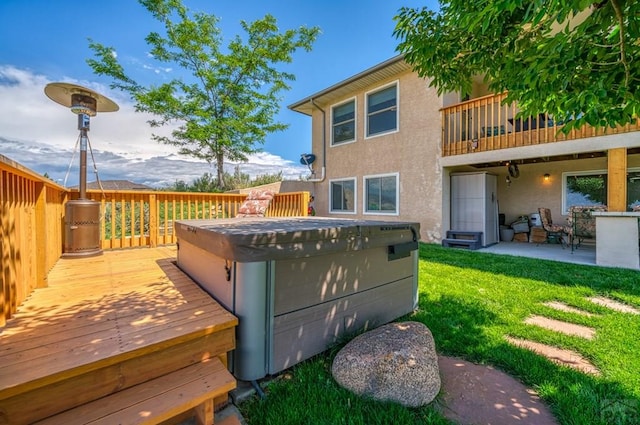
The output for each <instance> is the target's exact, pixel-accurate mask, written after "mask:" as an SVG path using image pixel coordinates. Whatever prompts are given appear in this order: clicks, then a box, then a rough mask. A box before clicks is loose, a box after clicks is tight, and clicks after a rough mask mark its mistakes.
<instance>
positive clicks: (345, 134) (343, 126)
mask: <svg viewBox="0 0 640 425" xmlns="http://www.w3.org/2000/svg"><path fill="white" fill-rule="evenodd" d="M331 126H332V132H331V144H332V145H339V144H341V143H346V142H353V141H354V140H356V101H355V99H352V100H350V101H348V102H345V103H343V104H341V105H338V106H334V107H333V108H331Z"/></svg>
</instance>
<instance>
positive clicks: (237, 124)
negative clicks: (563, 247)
mask: <svg viewBox="0 0 640 425" xmlns="http://www.w3.org/2000/svg"><path fill="white" fill-rule="evenodd" d="M139 1H140V3H141V4H142V5H143V6H144V7H145V8H146V9H147V10H148V11H149V12H150V13H151V14H152V15H153V17H154V18H155V19H157V20H158V21H160V22H161V23H162V24H163V25H164V28H165V30H166V34H165V35H164V36H163V35H161V34H159V33H157V32H151V33H150V34H149V35H148V36H147V37H146V39H145V41H146V42H147V44H148V45H149V46H150V54H151V56H152V57H153V58H154V59H155V60H157V61H160V62H164V63H168V64H175V65H177V66H179V67H181V68H183V69H185V70H186V71H188V73H190V79H189V80H188V81H187V80H185V81H183V80H181V79H174V80H172V81H170V82H168V83H163V84H160V85H150V86H148V87H144V86H142V85H140V84H138V83H137V82H136V81H135V80H133V79H132V78H131V77H129V76H128V75H127V74H126V73H125V70H124V68H123V67H122V65H121V64H120V63H119V62H118V60H117V57H116V55H115V49H114V48H112V47H106V46H104V45H102V44H99V43H96V42H94V41H92V40H90V42H89V46H90V48H91V49H92V50H93V52H94V55H95V57H96V58H95V59H89V60H87V63H88V64H89V66H91V68H92V69H93V71H94V72H95V73H96V74H98V75H105V76H108V77H111V78H112V79H113V82H112V84H111V88H113V89H120V90H123V91H125V92H127V93H129V94H130V95H131V96H132V98H133V99H134V101H135V102H136V105H135V108H136V111H138V112H150V113H152V114H154V115H155V117H156V118H155V119H152V120H150V121H149V124H150V125H151V127H159V126H163V125H166V124H168V123H176V122H177V123H179V124H180V126H179V127H178V128H177V129H176V130H174V131H173V132H172V133H171V137H163V136H156V135H154V136H153V138H154V140H156V141H158V142H160V143H165V144H168V145H173V146H177V147H178V148H179V153H180V154H183V155H189V156H192V157H195V158H198V159H203V160H205V161H207V162H208V163H210V164H211V163H214V164H215V166H216V168H217V181H218V186H219V187H220V188H224V187H225V184H224V170H223V165H224V162H225V159H226V160H230V161H246V160H247V155H249V154H251V153H254V152H257V151H258V149H257V148H256V144H262V143H264V140H265V137H266V135H267V134H269V133H272V132H276V131H281V130H284V129H286V128H287V125H286V124H284V123H281V122H278V121H276V120H275V115H276V114H277V112H278V111H279V108H280V105H279V102H280V100H281V99H280V97H279V95H280V93H281V92H282V91H283V90H287V89H289V86H288V85H287V82H288V81H292V80H294V79H295V76H294V75H292V74H291V73H287V72H284V71H281V70H278V69H277V68H276V66H277V65H280V64H285V63H290V62H291V61H292V55H293V53H294V52H295V51H297V50H299V49H300V48H303V49H305V50H306V51H309V50H311V46H312V44H313V42H314V41H315V39H316V37H317V35H318V34H319V29H318V28H317V27H312V28H307V27H304V26H302V27H300V28H298V29H289V30H286V31H284V32H279V30H278V27H277V23H276V19H275V18H274V17H273V16H271V15H266V16H265V17H264V18H262V19H258V20H256V21H254V22H251V23H248V22H245V21H241V26H242V28H243V30H244V31H245V32H246V37H245V39H243V38H241V37H240V36H236V37H235V38H233V40H231V41H230V42H229V43H228V45H227V47H226V48H223V38H222V34H221V31H220V29H219V28H218V26H217V23H218V18H217V17H215V16H213V15H209V14H205V13H194V14H191V13H190V12H189V10H188V9H187V8H186V7H185V6H184V5H182V3H181V1H180V0H139Z"/></svg>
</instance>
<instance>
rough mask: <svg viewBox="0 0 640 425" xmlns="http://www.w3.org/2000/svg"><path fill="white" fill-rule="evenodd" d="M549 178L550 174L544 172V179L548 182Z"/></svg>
mask: <svg viewBox="0 0 640 425" xmlns="http://www.w3.org/2000/svg"><path fill="white" fill-rule="evenodd" d="M550 178H551V175H550V174H549V173H545V175H544V181H546V182H548V181H549V179H550Z"/></svg>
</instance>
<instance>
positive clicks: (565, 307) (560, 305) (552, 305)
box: [543, 301, 595, 317]
mask: <svg viewBox="0 0 640 425" xmlns="http://www.w3.org/2000/svg"><path fill="white" fill-rule="evenodd" d="M543 304H544V305H546V306H547V307H550V308H553V309H555V310H560V311H566V312H567V313H575V314H579V315H581V316H586V317H593V316H595V314H593V313H589V312H588V311H584V310H580V309H579V308H575V307H571V306H570V305H567V304H565V303H563V302H560V301H548V302H546V303H543Z"/></svg>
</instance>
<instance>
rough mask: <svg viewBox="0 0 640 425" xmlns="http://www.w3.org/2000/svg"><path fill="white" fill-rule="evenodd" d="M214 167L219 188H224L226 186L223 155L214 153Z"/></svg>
mask: <svg viewBox="0 0 640 425" xmlns="http://www.w3.org/2000/svg"><path fill="white" fill-rule="evenodd" d="M216 169H217V172H218V187H219V188H220V189H221V190H226V189H227V187H226V185H225V182H224V155H216Z"/></svg>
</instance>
